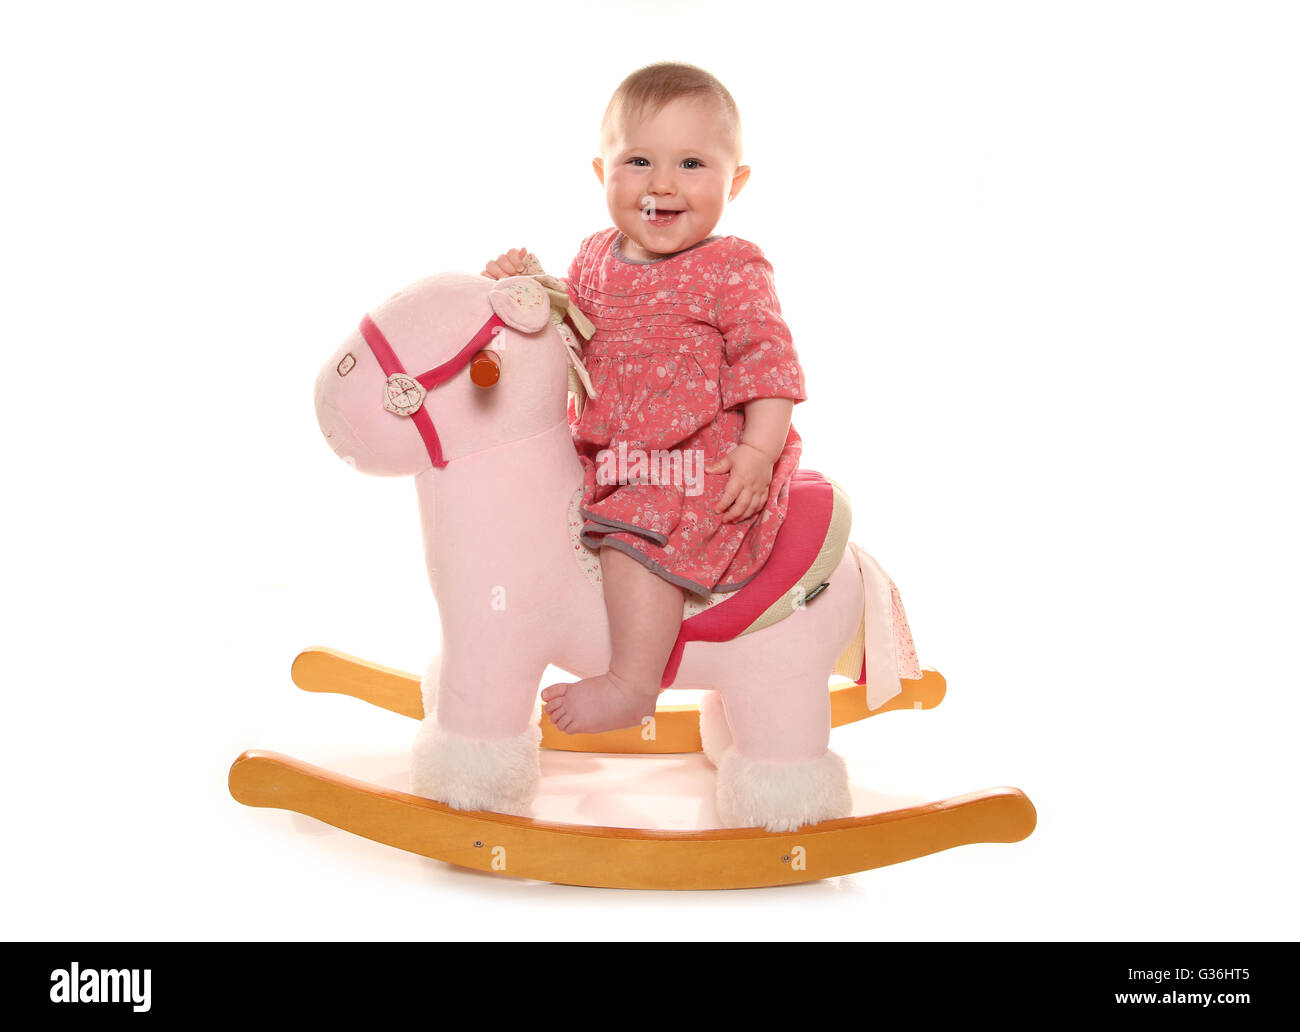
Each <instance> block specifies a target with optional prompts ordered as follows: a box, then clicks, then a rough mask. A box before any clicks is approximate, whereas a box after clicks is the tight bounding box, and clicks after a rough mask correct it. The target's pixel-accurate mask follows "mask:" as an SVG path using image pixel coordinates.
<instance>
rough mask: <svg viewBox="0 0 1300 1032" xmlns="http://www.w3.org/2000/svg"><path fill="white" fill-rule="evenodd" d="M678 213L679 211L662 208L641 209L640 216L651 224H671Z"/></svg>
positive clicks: (675, 219)
mask: <svg viewBox="0 0 1300 1032" xmlns="http://www.w3.org/2000/svg"><path fill="white" fill-rule="evenodd" d="M680 214H681V212H680V211H665V210H664V209H662V208H642V209H641V217H642V218H643V219H645V221H646V222H648V223H650V225H652V226H671V225H672V224H673V223H674V222H675V221H677V216H678V215H680Z"/></svg>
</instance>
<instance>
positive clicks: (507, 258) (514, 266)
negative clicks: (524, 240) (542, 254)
mask: <svg viewBox="0 0 1300 1032" xmlns="http://www.w3.org/2000/svg"><path fill="white" fill-rule="evenodd" d="M527 254H528V248H526V247H516V248H513V249H512V250H509V251H507V252H506V253H505V254H501V255H497V259H496V261H494V262H488V263H487V268H486V269H484V270H483V271H482V272H480V273H479V275H480V276H486V277H487V278H488V279H505V278H506V277H507V276H523V275H524V257H525V255H527Z"/></svg>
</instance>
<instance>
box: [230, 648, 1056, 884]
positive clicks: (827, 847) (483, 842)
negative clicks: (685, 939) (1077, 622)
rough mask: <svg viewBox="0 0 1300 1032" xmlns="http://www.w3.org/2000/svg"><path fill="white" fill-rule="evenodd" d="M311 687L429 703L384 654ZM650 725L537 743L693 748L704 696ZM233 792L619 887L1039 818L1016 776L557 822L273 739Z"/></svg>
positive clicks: (928, 695) (839, 694)
mask: <svg viewBox="0 0 1300 1032" xmlns="http://www.w3.org/2000/svg"><path fill="white" fill-rule="evenodd" d="M293 680H294V683H296V684H297V685H298V686H299V687H300V688H303V689H305V690H306V691H313V692H335V693H338V694H342V695H349V696H352V697H354V698H357V699H361V700H363V701H365V702H369V703H371V704H373V705H376V706H380V707H382V708H384V709H388V710H391V711H392V712H394V713H400V714H402V715H404V716H408V717H413V718H416V719H419V718H421V717H423V715H424V707H423V704H422V701H421V697H420V679H419V678H418V677H415V676H414V675H412V674H407V673H403V672H402V671H400V670H394V669H392V668H390V667H384V666H380V665H379V664H377V663H370V662H367V661H366V660H362V659H357V658H355V657H353V656H348V655H345V654H344V653H341V652H336V651H334V650H332V649H323V648H314V649H308V650H306V651H305V652H303V653H301V654H300V655H299V656H298V658H297V659H296V660H295V661H294V664H293ZM830 691H831V706H832V719H833V723H834V724H835V726H840V725H842V724H848V723H851V722H853V721H856V720H861V719H863V718H865V717H869V716H875V715H876V714H877V713H884V712H887V711H889V710H896V709H913V708H916V709H931V708H933V707H934V706H937V705H938V704H939V703H940V702H941V701H942V699H943V696H944V692H945V682H944V679H943V677H942V676H940V674H939V673H938V672H937V671H933V670H926V671H924V672H923V676H922V677H921V679H920V680H918V681H904V682H903V693H902V695H900V696H898V697H896V698H895V699H893V700H891V701H890V703H889V704H888V705H886V706H882V707H881V708H880V709H877V710H868V709H867V705H866V690H865V688H863V687H862V686H860V685H855V684H847V685H843V686H839V687H835V688H833V689H830ZM652 730H653V733H652V735H651V736H650V737H648V738H647V737H645V733H646V729H645V728H632V729H629V730H626V731H615V732H609V733H606V734H599V735H572V736H570V735H565V734H563V733H562V732H561V731H559V730H557V729H556V728H555V727H554V725H552V724H551V723H550V721H549V720H547V719H546V718H545V717H543V719H542V733H543V745H544V746H546V747H547V748H551V749H563V750H568V751H575V752H612V753H619V752H626V753H680V752H698V751H699V750H700V732H699V710H698V709H697V708H696V707H694V706H667V707H661V708H660V709H659V710H658V711H656V714H655V723H654V725H653V729H652ZM229 785H230V794H231V795H232V796H234V798H235V799H236V800H238V801H239V802H241V803H244V804H245V805H247V806H266V807H275V808H278V809H282V810H291V811H293V812H295V813H300V814H304V815H305V816H308V817H314V818H316V819H317V820H320V821H324V822H325V823H326V824H332V825H333V826H334V827H336V828H340V829H342V830H344V831H349V832H352V833H353V834H355V835H361V836H363V837H364V838H368V839H372V840H373V841H375V842H382V843H384V844H386V845H390V846H396V847H397V848H398V849H405V850H407V851H409V852H412V853H418V854H419V855H421V856H427V857H431V858H433V859H435V860H441V861H443V862H445V863H449V864H454V865H456V866H458V867H467V868H471V869H473V870H478V871H485V872H488V873H496V874H504V875H508V876H513V877H516V878H530V879H535V880H539V881H548V882H555V883H557V884H561V885H586V886H592V887H596V888H616V889H743V888H759V887H763V886H772V885H794V884H797V883H799V882H809V881H818V880H820V879H822V878H834V877H838V876H840V875H845V874H854V873H856V872H858V871H867V870H871V869H872V868H875V867H884V866H887V865H889V864H896V863H900V862H902V861H904V860H912V859H915V858H916V857H920V856H927V855H928V854H930V853H938V852H941V851H942V850H945V849H951V848H953V847H954V846H961V845H968V844H970V843H975V842H1018V841H1020V840H1021V839H1023V838H1026V837H1027V836H1028V835H1029V834H1030V833H1031V832H1032V831H1033V830H1034V825H1035V823H1036V822H1037V814H1036V813H1035V811H1034V806H1033V804H1032V803H1031V802H1030V801H1029V799H1028V798H1027V797H1026V796H1025V794H1024V793H1023V792H1021V791H1020V790H1019V789H1017V788H990V789H986V790H984V791H983V792H975V793H972V794H970V795H963V796H956V797H954V798H952V799H945V800H942V801H940V802H936V803H926V804H923V805H921V806H911V807H907V808H905V809H901V810H891V811H889V812H887V813H877V814H872V815H870V816H866V817H848V818H844V819H842V820H834V821H823V822H822V823H821V824H814V825H808V826H805V827H803V828H800V829H799V830H798V831H795V832H767V831H764V830H762V829H761V828H725V829H718V830H712V831H693V832H684V831H657V830H651V829H635V828H603V827H588V826H584V825H573V824H559V823H556V822H552V821H541V820H532V819H530V818H527V817H513V816H509V815H506V814H499V813H487V812H483V811H467V810H454V809H452V808H451V807H449V806H445V805H443V804H442V803H437V802H434V801H433V800H430V799H424V798H421V797H420V796H415V795H409V794H407V793H405V792H397V791H394V790H392V789H387V788H381V787H379V786H377V785H370V784H367V783H365V782H363V781H357V780H354V779H352V778H347V777H343V776H342V775H339V774H335V773H333V772H332V771H328V770H325V769H323V768H320V767H313V766H311V765H310V764H307V763H303V762H301V761H299V760H295V759H292V758H291V757H288V756H281V755H279V754H277V753H273V752H257V751H253V752H245V753H244V754H243V755H242V756H240V757H239V759H237V760H236V761H235V763H234V765H233V766H232V767H231V768H230V778H229Z"/></svg>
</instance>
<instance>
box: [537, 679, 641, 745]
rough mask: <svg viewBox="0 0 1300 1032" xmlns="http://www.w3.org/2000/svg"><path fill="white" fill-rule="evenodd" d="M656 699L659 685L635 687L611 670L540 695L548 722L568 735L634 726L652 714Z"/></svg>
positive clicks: (552, 687) (561, 685) (556, 686)
mask: <svg viewBox="0 0 1300 1032" xmlns="http://www.w3.org/2000/svg"><path fill="white" fill-rule="evenodd" d="M658 698H659V685H657V684H650V685H637V684H634V683H633V682H631V681H628V680H625V679H624V678H622V677H619V676H618V674H616V673H614V671H612V670H611V671H610V672H609V673H607V674H601V675H599V676H598V677H584V678H583V679H582V680H581V681H575V682H574V683H573V684H553V685H551V686H550V687H549V688H547V689H545V690H544V691H543V692H542V700H543V701H544V702H545V703H546V707H545V709H546V714H547V716H549V717H550V718H551V723H553V724H554V725H555V726H556V727H558V728H559V729H560V730H561V731H563V732H565V734H570V735H589V734H596V733H598V732H600V731H616V730H617V729H619V728H621V727H637V726H639V725H640V723H641V718H642V717H648V716H651V715H653V713H654V711H655V702H656V701H657V700H658Z"/></svg>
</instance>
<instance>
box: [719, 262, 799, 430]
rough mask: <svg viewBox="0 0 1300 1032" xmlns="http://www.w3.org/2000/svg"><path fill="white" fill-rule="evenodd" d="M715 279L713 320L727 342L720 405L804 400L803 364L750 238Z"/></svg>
mask: <svg viewBox="0 0 1300 1032" xmlns="http://www.w3.org/2000/svg"><path fill="white" fill-rule="evenodd" d="M729 265H730V267H729V268H728V269H724V270H723V273H722V277H721V282H720V284H719V292H718V309H717V326H718V329H719V330H720V331H721V332H722V337H723V340H724V341H725V342H726V358H725V361H724V363H723V367H722V407H723V408H724V409H730V408H735V407H736V406H738V405H744V404H745V403H746V402H749V401H753V400H754V399H755V398H790V399H791V400H793V401H795V402H796V403H797V402H800V401H806V400H807V398H808V393H807V391H806V390H805V387H804V376H803V367H802V366H801V365H800V364H799V356H798V354H797V353H796V351H795V347H794V342H793V341H792V340H791V338H790V329H789V327H788V326H786V324H785V320H784V319H783V318H782V317H781V302H780V301H779V300H777V296H776V284H775V281H774V279H773V275H772V266H771V264H770V263H769V262H768V260H767V259H766V258H765V257H763V252H762V251H760V250H759V249H758V248H757V247H756V246H754V245H753V244H747V245H745V246H744V247H742V248H740V249H738V251H737V253H736V254H735V255H734V257H733V259H732V261H731V262H730V263H729Z"/></svg>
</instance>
